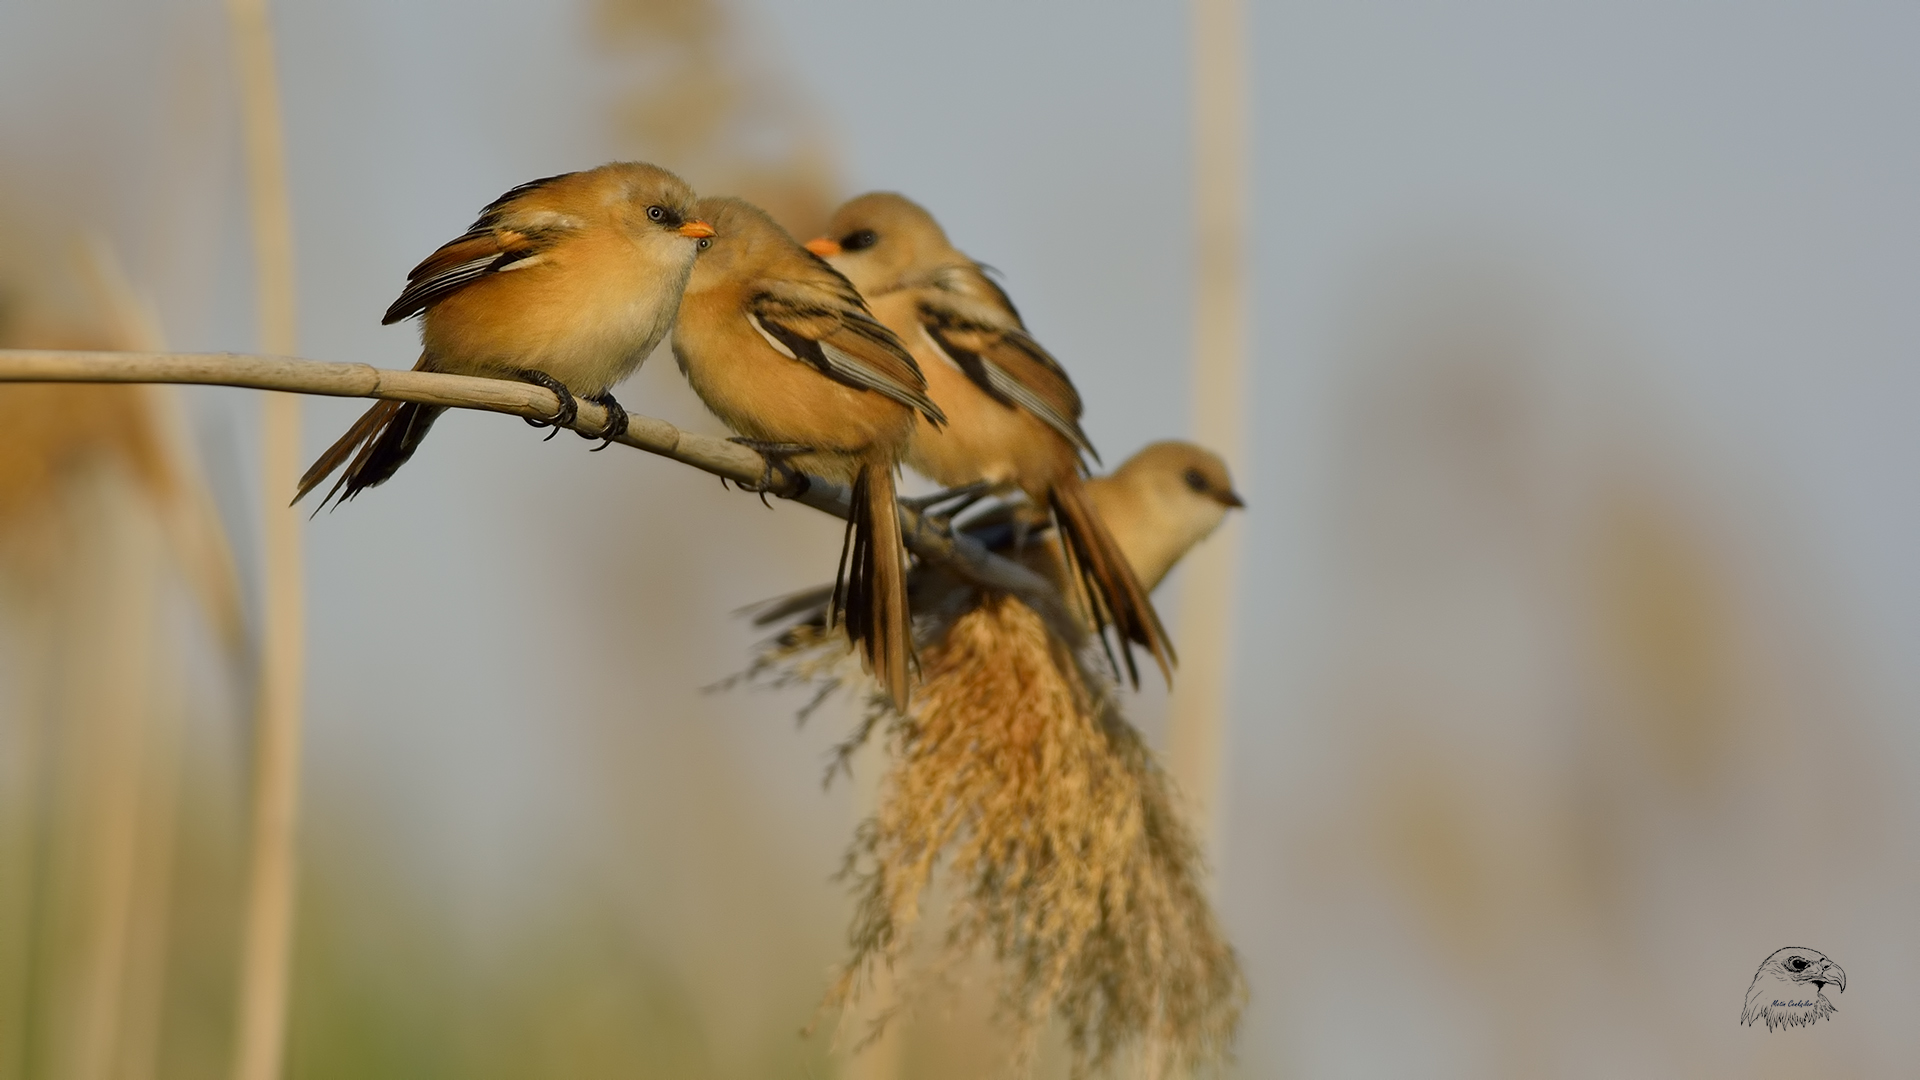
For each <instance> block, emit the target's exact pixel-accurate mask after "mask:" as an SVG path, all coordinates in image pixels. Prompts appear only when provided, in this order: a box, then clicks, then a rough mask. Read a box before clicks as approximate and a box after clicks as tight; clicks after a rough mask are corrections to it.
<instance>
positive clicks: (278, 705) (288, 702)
mask: <svg viewBox="0 0 1920 1080" xmlns="http://www.w3.org/2000/svg"><path fill="white" fill-rule="evenodd" d="M227 17H228V20H229V22H230V25H231V28H232V32H233V50H234V71H235V73H236V76H237V78H238V82H239V93H240V103H241V115H242V119H243V124H244V128H245V133H244V139H243V141H244V143H245V148H246V160H247V188H248V202H249V205H250V206H251V209H252V232H253V251H254V276H255V281H256V284H257V290H258V291H257V300H258V304H259V310H260V344H261V347H262V348H264V349H265V350H266V351H267V352H269V353H274V354H277V355H281V356H291V355H292V354H293V353H294V352H295V351H297V345H296V342H295V336H296V333H295V324H294V292H293V216H292V212H291V209H290V207H289V205H288V198H287V177H286V146H285V138H284V133H283V127H282V122H281V110H280V89H279V83H278V79H277V76H276V74H275V71H274V54H273V28H272V26H271V25H270V24H269V22H268V20H267V5H266V0H227ZM260 420H261V455H260V470H261V512H262V514H263V515H264V519H265V520H264V522H263V528H262V539H263V543H264V548H265V553H264V555H265V557H264V563H265V569H266V585H265V588H264V590H263V596H264V611H263V617H262V620H261V645H260V673H259V678H260V685H259V705H258V708H259V714H258V720H257V722H256V727H255V731H254V747H253V798H252V828H253V838H252V845H251V850H250V852H249V869H248V878H247V899H246V916H245V919H246V930H245V935H246V936H245V938H244V940H243V942H242V946H241V959H240V986H239V1018H238V1023H237V1025H236V1028H235V1032H234V1061H233V1070H234V1071H233V1075H234V1077H235V1080H275V1078H276V1077H278V1076H279V1075H280V1071H281V1061H282V1058H283V1052H284V1047H285V1043H286V1026H287V999H288V996H289V995H288V987H289V982H290V971H291V967H292V955H291V954H292V949H293V901H294V875H295V871H296V864H295V841H296V818H297V811H298V807H299V790H300V707H301V699H302V695H303V681H304V674H305V673H304V671H303V665H304V660H305V657H304V653H305V640H304V638H305V613H304V611H303V607H304V601H305V597H304V594H303V591H302V580H301V578H302V574H301V556H300V518H299V516H298V513H297V512H296V511H295V510H294V509H293V508H292V507H291V506H290V505H289V504H290V503H291V502H292V501H293V493H294V489H295V485H296V479H297V477H298V476H299V475H300V399H299V398H298V397H297V396H295V395H293V394H285V393H268V394H265V395H263V399H262V405H261V417H260Z"/></svg>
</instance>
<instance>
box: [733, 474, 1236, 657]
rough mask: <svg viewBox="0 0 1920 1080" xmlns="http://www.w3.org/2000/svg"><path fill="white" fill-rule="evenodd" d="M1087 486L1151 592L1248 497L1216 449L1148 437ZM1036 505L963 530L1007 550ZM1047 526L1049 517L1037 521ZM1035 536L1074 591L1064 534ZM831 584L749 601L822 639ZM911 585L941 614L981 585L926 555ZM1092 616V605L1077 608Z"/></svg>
mask: <svg viewBox="0 0 1920 1080" xmlns="http://www.w3.org/2000/svg"><path fill="white" fill-rule="evenodd" d="M1086 486H1087V495H1088V498H1089V499H1090V500H1091V501H1092V502H1093V505H1094V506H1095V508H1096V509H1097V511H1098V512H1099V514H1100V516H1101V518H1102V520H1103V521H1105V522H1106V525H1107V529H1108V531H1109V533H1110V534H1111V536H1112V537H1113V541H1114V544H1115V546H1116V547H1117V548H1118V549H1119V551H1120V553H1121V555H1122V557H1124V558H1125V559H1126V561H1127V566H1128V568H1129V569H1131V570H1132V571H1133V574H1134V578H1135V579H1136V580H1138V581H1139V582H1140V584H1141V587H1142V588H1145V589H1147V590H1148V591H1152V590H1153V589H1155V588H1158V587H1159V585H1160V583H1161V582H1162V581H1164V580H1165V579H1166V576H1167V574H1168V573H1170V572H1171V571H1172V570H1173V568H1174V566H1175V565H1177V564H1178V563H1179V562H1180V560H1181V559H1183V558H1185V557H1186V554H1187V552H1189V551H1191V550H1193V548H1194V546H1195V545H1197V544H1199V543H1200V541H1202V540H1205V539H1206V538H1207V537H1209V536H1211V535H1213V531H1214V530H1215V529H1217V528H1219V527H1220V523H1221V521H1223V520H1224V519H1225V518H1226V515H1227V512H1228V511H1229V510H1236V509H1240V508H1242V507H1245V506H1246V501H1245V500H1244V499H1242V498H1241V497H1240V494H1239V493H1238V492H1237V491H1235V490H1234V487H1233V481H1232V479H1231V477H1230V476H1229V474H1228V471H1227V464H1226V462H1225V461H1223V460H1222V459H1221V458H1220V456H1219V455H1218V454H1215V453H1213V452H1212V451H1210V450H1208V449H1206V448H1205V447H1201V446H1197V445H1195V444H1193V443H1190V442H1183V441H1179V440H1166V441H1162V442H1156V443H1151V444H1149V445H1147V446H1145V447H1143V448H1141V449H1140V450H1139V451H1137V452H1136V453H1135V454H1134V455H1133V456H1132V457H1130V458H1128V459H1127V460H1126V461H1125V462H1123V463H1121V465H1120V467H1119V468H1117V469H1115V470H1114V471H1113V472H1112V473H1110V474H1108V475H1106V476H1096V477H1094V478H1092V479H1090V480H1088V481H1087V485H1086ZM1022 513H1027V514H1031V513H1033V510H1032V508H1030V507H1024V506H1023V507H1018V508H1009V509H1008V510H1007V511H1006V512H1004V513H988V514H983V515H981V516H979V517H978V518H975V519H974V520H971V521H969V522H967V524H966V526H965V527H964V528H963V530H962V531H963V532H965V533H967V534H968V535H969V536H971V537H973V538H974V539H975V540H978V541H980V542H981V543H983V544H985V545H986V546H987V547H988V549H989V550H992V551H995V552H996V553H998V554H1002V555H1006V554H1010V553H1012V552H1013V549H1014V548H1015V547H1016V544H1015V540H1014V536H1015V532H1016V530H1015V529H1014V527H1013V518H1014V516H1015V515H1016V514H1022ZM1031 527H1032V528H1034V529H1036V530H1044V529H1045V527H1046V523H1045V522H1039V523H1034V524H1032V525H1031ZM1034 536H1035V537H1036V539H1035V541H1034V542H1033V543H1031V544H1028V545H1023V546H1022V550H1021V551H1020V552H1019V553H1018V557H1019V558H1020V559H1021V561H1022V562H1024V563H1026V564H1027V565H1028V566H1029V567H1031V568H1033V569H1036V570H1039V571H1040V572H1042V573H1045V574H1047V575H1048V576H1049V577H1050V578H1051V579H1052V580H1053V581H1054V583H1055V584H1056V585H1057V586H1059V587H1060V588H1061V591H1062V592H1063V593H1067V594H1069V595H1070V594H1071V579H1070V577H1069V575H1070V573H1071V570H1070V568H1069V567H1068V565H1067V563H1066V560H1065V557H1064V556H1062V555H1061V554H1060V553H1059V546H1058V538H1057V537H1056V536H1055V535H1053V534H1052V533H1049V532H1045V531H1037V532H1036V533H1035V534H1034ZM831 592H832V590H831V587H830V586H823V587H819V588H814V589H808V590H805V591H803V592H798V593H794V594H792V595H789V596H785V597H781V598H778V599H775V600H771V601H768V602H767V603H765V604H761V605H756V606H755V607H754V608H752V609H750V610H752V612H753V620H754V623H755V624H756V625H759V626H769V625H772V624H775V623H781V622H785V621H786V620H788V619H793V618H795V617H799V619H800V623H801V624H802V625H807V624H811V625H812V628H813V630H814V631H815V633H803V634H799V635H795V636H794V637H793V642H799V641H804V640H812V639H815V638H817V636H818V635H817V631H818V630H819V629H820V628H821V627H822V626H824V623H825V610H826V606H827V604H828V602H829V600H830V598H831ZM908 594H909V596H910V598H911V601H912V605H913V610H914V612H915V613H916V614H920V613H925V614H928V615H932V616H935V617H936V619H935V621H936V622H944V621H945V617H947V616H950V615H951V614H952V613H953V612H955V611H957V610H959V609H961V608H964V607H966V606H967V605H969V604H971V603H972V602H973V594H974V586H973V585H972V583H971V582H968V581H965V580H962V579H960V578H959V577H957V576H956V575H954V574H952V573H950V572H947V571H946V570H944V569H943V568H940V567H937V566H934V565H931V564H921V565H918V566H915V567H914V568H913V571H912V572H911V573H910V574H909V575H908ZM1079 614H1080V615H1082V616H1083V617H1084V618H1086V619H1087V620H1088V622H1089V624H1090V625H1091V624H1092V620H1093V614H1092V613H1091V612H1088V611H1085V610H1084V609H1082V610H1081V611H1080V612H1079Z"/></svg>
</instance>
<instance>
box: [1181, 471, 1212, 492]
mask: <svg viewBox="0 0 1920 1080" xmlns="http://www.w3.org/2000/svg"><path fill="white" fill-rule="evenodd" d="M1180 479H1182V480H1185V481H1186V482H1187V486H1188V487H1189V488H1192V489H1193V490H1195V491H1205V490H1207V478H1206V476H1205V475H1204V474H1203V473H1201V471H1200V470H1199V469H1188V470H1187V471H1186V472H1184V473H1182V474H1180Z"/></svg>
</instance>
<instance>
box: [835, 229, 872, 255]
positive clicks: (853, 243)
mask: <svg viewBox="0 0 1920 1080" xmlns="http://www.w3.org/2000/svg"><path fill="white" fill-rule="evenodd" d="M879 242H880V237H879V235H878V234H877V233H875V232H874V231H873V230H872V229H857V230H855V231H853V232H850V233H848V234H847V235H845V236H843V237H841V238H840V250H842V251H859V250H861V249H862V248H870V247H872V246H873V245H875V244H877V243H879Z"/></svg>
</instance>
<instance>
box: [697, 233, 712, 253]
mask: <svg viewBox="0 0 1920 1080" xmlns="http://www.w3.org/2000/svg"><path fill="white" fill-rule="evenodd" d="M698 246H699V248H700V250H701V251H705V250H707V249H708V248H710V247H712V246H713V237H711V236H703V237H701V238H700V243H699V245H698Z"/></svg>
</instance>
